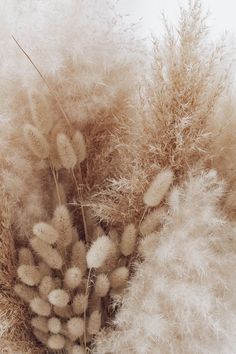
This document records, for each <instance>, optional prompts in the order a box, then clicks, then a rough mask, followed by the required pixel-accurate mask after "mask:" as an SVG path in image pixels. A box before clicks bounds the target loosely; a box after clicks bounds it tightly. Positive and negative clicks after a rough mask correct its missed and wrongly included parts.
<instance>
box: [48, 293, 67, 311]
mask: <svg viewBox="0 0 236 354" xmlns="http://www.w3.org/2000/svg"><path fill="white" fill-rule="evenodd" d="M48 300H49V302H50V303H51V304H52V305H55V306H58V307H65V306H66V305H68V302H69V301H70V297H69V294H68V293H67V292H66V291H65V290H63V289H54V290H52V291H51V292H50V293H49V294H48Z"/></svg>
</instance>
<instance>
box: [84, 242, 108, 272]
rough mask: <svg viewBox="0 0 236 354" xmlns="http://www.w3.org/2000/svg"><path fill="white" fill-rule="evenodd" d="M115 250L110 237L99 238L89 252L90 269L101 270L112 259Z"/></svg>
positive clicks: (88, 262) (87, 257)
mask: <svg viewBox="0 0 236 354" xmlns="http://www.w3.org/2000/svg"><path fill="white" fill-rule="evenodd" d="M114 248H115V245H114V243H113V242H112V241H111V240H110V239H109V237H108V236H101V237H99V238H97V239H96V240H95V241H94V242H93V244H92V245H91V247H90V249H89V250H88V252H87V256H86V259H87V264H88V267H89V268H100V267H102V266H103V265H104V263H105V261H106V260H107V259H108V258H109V257H110V255H111V254H112V252H113V250H114Z"/></svg>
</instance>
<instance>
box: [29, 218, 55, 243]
mask: <svg viewBox="0 0 236 354" xmlns="http://www.w3.org/2000/svg"><path fill="white" fill-rule="evenodd" d="M33 233H34V235H35V236H37V237H39V238H40V239H41V240H43V241H44V242H47V243H49V244H53V243H55V242H56V241H57V239H58V238H59V234H58V232H57V230H55V229H54V227H53V226H51V225H49V224H47V223H45V222H39V223H37V224H35V225H34V226H33Z"/></svg>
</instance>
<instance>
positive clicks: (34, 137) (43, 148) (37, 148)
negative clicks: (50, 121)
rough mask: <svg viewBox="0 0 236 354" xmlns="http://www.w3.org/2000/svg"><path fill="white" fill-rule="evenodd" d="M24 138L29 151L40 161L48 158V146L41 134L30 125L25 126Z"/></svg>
mask: <svg viewBox="0 0 236 354" xmlns="http://www.w3.org/2000/svg"><path fill="white" fill-rule="evenodd" d="M24 137H25V141H26V144H27V146H28V148H29V149H30V151H31V152H32V153H33V154H34V155H35V156H37V157H38V158H40V159H46V158H47V157H48V156H49V145H48V142H47V140H46V139H45V138H44V136H43V134H42V133H41V132H40V131H39V130H38V128H36V127H34V126H33V125H32V124H25V126H24Z"/></svg>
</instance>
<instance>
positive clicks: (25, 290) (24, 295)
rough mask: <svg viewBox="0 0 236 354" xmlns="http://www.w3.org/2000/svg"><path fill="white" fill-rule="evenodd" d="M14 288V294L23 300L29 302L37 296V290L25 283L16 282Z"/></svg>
mask: <svg viewBox="0 0 236 354" xmlns="http://www.w3.org/2000/svg"><path fill="white" fill-rule="evenodd" d="M14 290H15V292H16V294H17V295H18V296H19V297H20V298H21V299H22V300H23V301H25V302H30V301H31V300H33V299H34V298H35V297H37V296H38V294H37V292H36V291H35V290H34V289H33V288H31V287H29V286H27V285H25V284H16V285H15V286H14Z"/></svg>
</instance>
